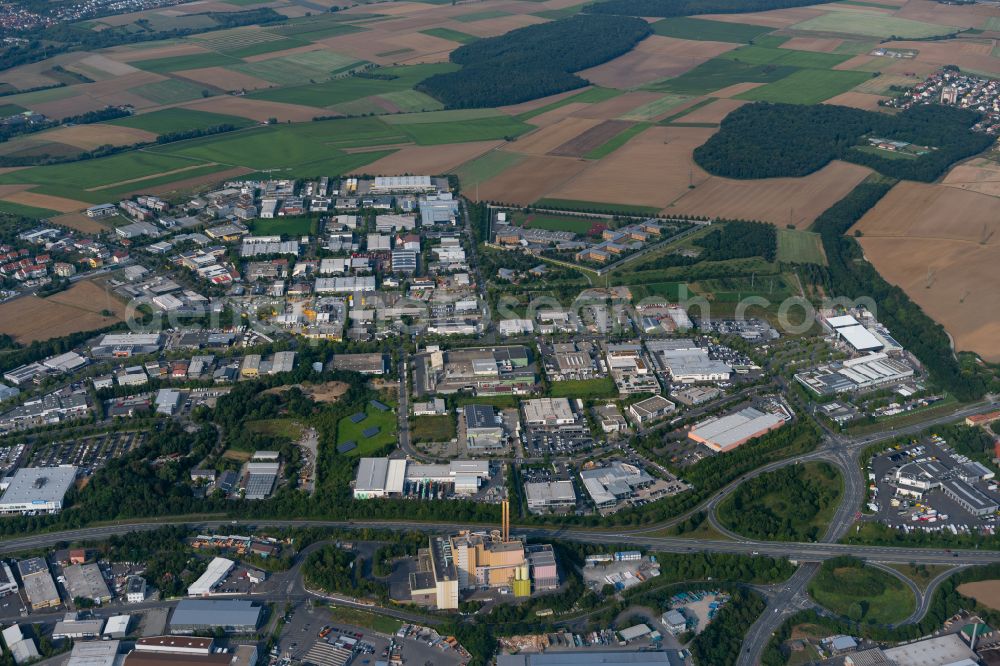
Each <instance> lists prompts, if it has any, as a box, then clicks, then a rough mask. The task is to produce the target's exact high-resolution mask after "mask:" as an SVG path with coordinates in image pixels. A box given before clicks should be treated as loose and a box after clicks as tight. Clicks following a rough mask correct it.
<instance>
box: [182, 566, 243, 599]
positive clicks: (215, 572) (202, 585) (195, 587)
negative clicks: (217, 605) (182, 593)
mask: <svg viewBox="0 0 1000 666" xmlns="http://www.w3.org/2000/svg"><path fill="white" fill-rule="evenodd" d="M235 566H236V562H233V561H232V560H230V559H227V558H225V557H216V558H215V559H213V560H212V561H211V562H209V563H208V568H207V569H205V573H203V574H202V575H201V576H200V577H199V578H198V580H196V581H195V582H193V583H191V585H189V586H188V589H187V593H188V596H189V597H207V596H209V595H210V594H212V592H214V591H215V588H216V587H218V586H219V583H221V582H222V581H224V580H225V579H226V576H228V575H229V572H230V571H232V570H233V567H235Z"/></svg>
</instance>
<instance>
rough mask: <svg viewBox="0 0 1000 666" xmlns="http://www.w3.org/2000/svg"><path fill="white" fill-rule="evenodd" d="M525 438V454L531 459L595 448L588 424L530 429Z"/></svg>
mask: <svg viewBox="0 0 1000 666" xmlns="http://www.w3.org/2000/svg"><path fill="white" fill-rule="evenodd" d="M524 438H525V443H524V452H525V454H526V455H527V456H528V457H529V458H542V457H544V456H546V455H552V454H556V455H560V454H562V455H565V454H570V453H576V452H579V451H582V450H585V449H589V448H591V447H593V446H594V438H593V437H591V435H590V430H589V429H588V428H587V426H586V424H575V425H568V426H561V427H554V428H538V427H529V428H527V430H526V431H525V435H524Z"/></svg>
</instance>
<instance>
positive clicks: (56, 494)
mask: <svg viewBox="0 0 1000 666" xmlns="http://www.w3.org/2000/svg"><path fill="white" fill-rule="evenodd" d="M75 480H76V467H73V466H72V465H60V466H59V467H22V468H21V469H19V470H17V472H16V473H15V474H14V479H13V480H12V481H11V482H10V485H9V486H7V490H6V492H4V494H3V497H0V513H28V512H36V511H37V512H39V513H59V511H61V510H62V503H63V497H64V496H65V495H66V491H68V490H69V489H70V486H72V485H73V481H75Z"/></svg>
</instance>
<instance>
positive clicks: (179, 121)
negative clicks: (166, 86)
mask: <svg viewBox="0 0 1000 666" xmlns="http://www.w3.org/2000/svg"><path fill="white" fill-rule="evenodd" d="M106 124H108V125H120V126H121V127H134V128H136V129H141V130H146V131H147V132H153V133H154V134H169V133H170V132H183V131H185V130H192V129H204V128H206V127H214V126H216V125H235V126H236V127H249V126H250V125H253V124H254V121H252V120H249V119H248V118H240V117H238V116H228V115H225V114H222V113H210V112H208V111H195V110H194V109H181V108H174V109H162V110H160V111H153V112H152V113H143V114H139V115H135V116H128V117H127V118H118V119H117V120H110V121H108V122H107V123H106Z"/></svg>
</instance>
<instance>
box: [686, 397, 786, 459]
mask: <svg viewBox="0 0 1000 666" xmlns="http://www.w3.org/2000/svg"><path fill="white" fill-rule="evenodd" d="M784 423H785V420H784V419H783V418H782V417H781V416H778V415H776V414H765V413H764V412H761V411H759V410H757V409H754V408H753V407H747V408H746V409H741V410H740V411H738V412H736V413H734V414H730V415H728V416H723V417H722V418H717V417H713V418H710V419H706V420H704V421H702V422H701V423H698V424H696V425H695V426H694V428H692V429H691V432H689V433H688V437H689V438H691V439H693V440H694V441H696V442H698V443H700V444H704V445H705V446H707V447H708V448H710V449H712V450H713V451H715V452H717V453H723V452H726V451H732V450H733V449H735V448H736V447H738V446H740V445H741V444H744V443H746V442H747V441H749V440H751V439H753V438H754V437H760V436H761V435H765V434H767V433H769V432H771V431H772V430H777V429H778V428H780V427H781V426H782V425H783V424H784Z"/></svg>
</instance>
